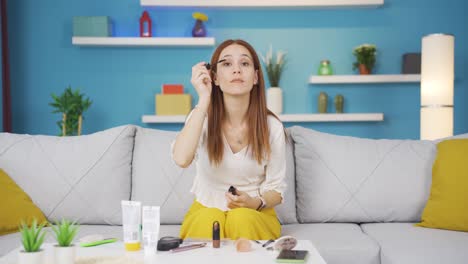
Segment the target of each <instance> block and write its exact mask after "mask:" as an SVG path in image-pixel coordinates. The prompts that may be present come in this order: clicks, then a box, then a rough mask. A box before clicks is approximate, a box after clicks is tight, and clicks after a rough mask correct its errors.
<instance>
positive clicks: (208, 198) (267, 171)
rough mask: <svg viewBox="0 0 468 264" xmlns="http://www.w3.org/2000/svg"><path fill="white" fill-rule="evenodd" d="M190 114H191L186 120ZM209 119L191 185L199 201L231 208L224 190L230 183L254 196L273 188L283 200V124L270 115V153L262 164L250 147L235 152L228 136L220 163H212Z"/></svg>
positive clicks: (197, 153)
mask: <svg viewBox="0 0 468 264" xmlns="http://www.w3.org/2000/svg"><path fill="white" fill-rule="evenodd" d="M190 116H191V115H189V116H188V118H187V120H188V119H189V118H190ZM207 125H208V122H207V119H205V122H204V124H203V130H202V134H201V136H200V141H199V145H198V148H197V151H196V154H195V158H194V161H195V162H196V163H195V165H196V175H195V179H194V182H193V185H192V188H191V190H190V191H191V192H192V193H193V194H194V195H195V197H196V200H197V201H198V202H199V203H201V204H202V205H204V206H206V207H215V208H218V209H221V210H222V211H228V210H229V208H228V207H227V201H226V198H225V193H226V192H227V191H228V189H229V186H231V185H232V186H234V187H236V188H237V189H238V190H240V191H243V192H247V193H248V194H249V195H250V196H251V197H256V196H259V195H263V194H264V193H265V192H267V191H270V190H274V191H277V192H278V193H280V194H281V197H282V198H283V199H282V202H284V195H283V194H284V191H285V189H286V182H285V177H286V142H285V136H284V130H283V125H282V123H281V122H280V121H278V120H277V119H276V118H275V117H273V116H268V126H269V130H270V136H269V141H270V146H271V155H270V159H269V160H264V161H262V164H261V165H259V164H258V162H257V161H256V160H255V159H254V158H253V156H252V153H251V151H250V150H248V146H246V147H244V148H243V149H242V150H240V151H239V152H236V153H233V151H232V149H231V147H230V146H229V143H228V141H227V139H226V137H225V136H224V134H223V135H222V136H223V140H224V155H223V159H222V161H221V163H220V164H219V165H218V166H211V164H210V160H209V157H208V151H207V140H208V139H207V134H208V126H207Z"/></svg>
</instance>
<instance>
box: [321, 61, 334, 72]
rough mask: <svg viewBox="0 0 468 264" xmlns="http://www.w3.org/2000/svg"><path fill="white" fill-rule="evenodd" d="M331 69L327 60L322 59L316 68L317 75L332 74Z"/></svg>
mask: <svg viewBox="0 0 468 264" xmlns="http://www.w3.org/2000/svg"><path fill="white" fill-rule="evenodd" d="M332 74H333V69H332V67H331V65H330V61H329V60H322V61H321V62H320V67H319V69H318V75H332Z"/></svg>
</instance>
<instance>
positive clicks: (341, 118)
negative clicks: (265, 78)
mask: <svg viewBox="0 0 468 264" xmlns="http://www.w3.org/2000/svg"><path fill="white" fill-rule="evenodd" d="M279 118H280V119H281V121H283V122H377V121H383V120H384V114H383V113H344V114H336V113H329V114H285V115H279ZM141 120H142V122H143V123H166V124H170V123H184V122H185V115H174V116H163V115H144V116H142V119H141Z"/></svg>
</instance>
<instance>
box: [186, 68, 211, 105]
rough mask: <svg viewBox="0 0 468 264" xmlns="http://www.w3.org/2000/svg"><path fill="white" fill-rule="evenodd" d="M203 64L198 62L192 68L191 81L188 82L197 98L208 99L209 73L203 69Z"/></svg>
mask: <svg viewBox="0 0 468 264" xmlns="http://www.w3.org/2000/svg"><path fill="white" fill-rule="evenodd" d="M205 64H206V63H205V62H204V61H202V62H199V63H197V64H195V65H194V66H193V67H192V79H191V80H190V82H191V83H192V85H193V87H195V90H196V91H197V93H198V98H199V99H201V98H209V97H210V95H211V77H210V72H209V71H208V70H207V69H206V67H205Z"/></svg>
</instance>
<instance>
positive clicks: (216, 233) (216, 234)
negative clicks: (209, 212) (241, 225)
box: [213, 221, 221, 248]
mask: <svg viewBox="0 0 468 264" xmlns="http://www.w3.org/2000/svg"><path fill="white" fill-rule="evenodd" d="M220 246H221V238H220V227H219V222H218V221H214V222H213V248H219V247H220Z"/></svg>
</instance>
